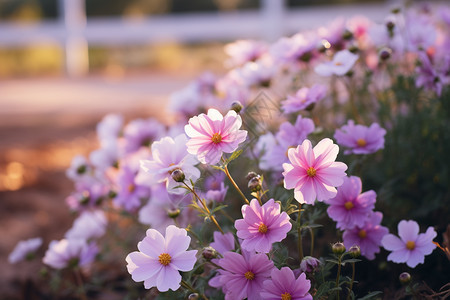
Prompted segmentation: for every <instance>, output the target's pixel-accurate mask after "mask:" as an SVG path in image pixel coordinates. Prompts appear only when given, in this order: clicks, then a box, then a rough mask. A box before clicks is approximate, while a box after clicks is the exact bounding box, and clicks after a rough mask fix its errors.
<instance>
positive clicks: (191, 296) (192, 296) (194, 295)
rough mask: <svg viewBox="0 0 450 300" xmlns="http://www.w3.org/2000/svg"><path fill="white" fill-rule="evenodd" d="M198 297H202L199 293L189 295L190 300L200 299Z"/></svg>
mask: <svg viewBox="0 0 450 300" xmlns="http://www.w3.org/2000/svg"><path fill="white" fill-rule="evenodd" d="M198 299H200V296H199V295H198V293H192V294H190V295H189V296H188V300H198Z"/></svg>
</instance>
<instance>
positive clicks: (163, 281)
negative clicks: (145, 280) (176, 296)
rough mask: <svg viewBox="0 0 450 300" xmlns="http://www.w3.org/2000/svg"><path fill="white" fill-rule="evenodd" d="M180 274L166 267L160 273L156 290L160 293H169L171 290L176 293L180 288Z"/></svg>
mask: <svg viewBox="0 0 450 300" xmlns="http://www.w3.org/2000/svg"><path fill="white" fill-rule="evenodd" d="M180 282H181V275H180V272H178V271H177V270H175V269H173V268H171V267H170V265H169V266H165V267H163V268H162V269H161V271H160V272H159V273H158V278H157V281H156V288H157V289H158V291H160V292H167V291H168V290H169V289H171V290H174V291H176V290H177V289H178V288H179V287H180Z"/></svg>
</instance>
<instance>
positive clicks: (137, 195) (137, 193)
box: [113, 165, 150, 212]
mask: <svg viewBox="0 0 450 300" xmlns="http://www.w3.org/2000/svg"><path fill="white" fill-rule="evenodd" d="M135 177H136V172H134V171H133V170H132V169H131V168H130V167H129V166H127V165H125V166H124V167H122V168H121V169H120V171H119V173H118V175H117V181H116V184H117V196H116V197H115V198H114V200H113V203H114V205H115V206H117V207H120V208H123V209H124V210H126V211H130V212H131V211H135V210H136V209H137V208H139V207H140V206H141V201H142V200H147V199H148V198H149V197H150V188H148V187H147V186H143V185H138V184H136V182H135Z"/></svg>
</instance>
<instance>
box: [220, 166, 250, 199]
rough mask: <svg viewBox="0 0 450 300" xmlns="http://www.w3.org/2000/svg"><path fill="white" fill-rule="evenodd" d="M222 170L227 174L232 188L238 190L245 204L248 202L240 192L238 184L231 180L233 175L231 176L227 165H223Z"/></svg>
mask: <svg viewBox="0 0 450 300" xmlns="http://www.w3.org/2000/svg"><path fill="white" fill-rule="evenodd" d="M223 171H224V172H225V174H226V175H227V177H228V179H229V180H230V181H231V184H233V186H234V188H235V189H236V191H238V193H239V195H241V197H242V199H244V201H245V203H246V204H250V202H249V201H248V199H247V198H246V197H245V195H244V193H242V191H241V189H240V188H239V187H238V185H237V184H236V182H235V181H234V180H233V177H231V174H230V172H229V171H228V166H225V167H224V168H223Z"/></svg>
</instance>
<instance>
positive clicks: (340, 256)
mask: <svg viewBox="0 0 450 300" xmlns="http://www.w3.org/2000/svg"><path fill="white" fill-rule="evenodd" d="M341 260H342V255H339V258H338V262H339V263H338V271H337V275H336V287H339V277H340V275H341ZM339 295H340V293H339V290H338V291H337V299H338V300H339Z"/></svg>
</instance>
